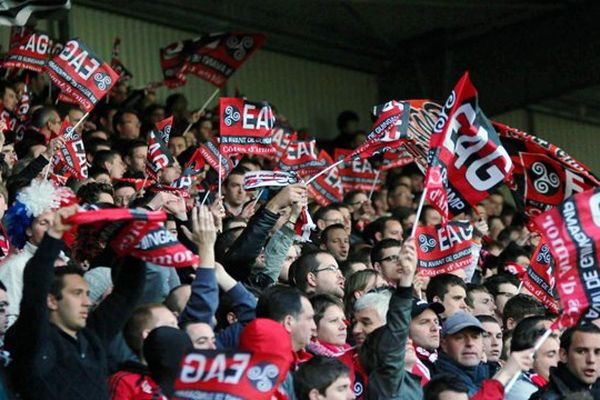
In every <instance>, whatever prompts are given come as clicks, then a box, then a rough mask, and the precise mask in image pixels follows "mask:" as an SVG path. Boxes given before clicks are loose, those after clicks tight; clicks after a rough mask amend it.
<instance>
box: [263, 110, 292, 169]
mask: <svg viewBox="0 0 600 400" xmlns="http://www.w3.org/2000/svg"><path fill="white" fill-rule="evenodd" d="M271 136H272V137H273V147H274V148H275V153H274V154H269V155H268V157H269V158H272V159H275V160H276V161H279V160H280V159H281V157H283V155H284V154H285V152H286V150H287V148H288V146H289V145H290V144H291V143H293V142H294V141H296V140H298V133H297V132H295V131H294V130H293V129H292V128H290V127H289V126H287V125H284V124H281V122H279V121H277V120H275V126H274V127H273V133H272V134H271Z"/></svg>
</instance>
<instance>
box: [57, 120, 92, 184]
mask: <svg viewBox="0 0 600 400" xmlns="http://www.w3.org/2000/svg"><path fill="white" fill-rule="evenodd" d="M58 136H63V137H64V138H65V143H64V145H63V146H62V147H61V148H60V150H59V151H58V152H56V153H55V154H54V156H53V157H52V166H53V172H54V174H55V175H57V176H61V177H63V178H70V177H73V178H75V179H77V180H81V179H87V177H88V162H87V158H86V156H85V147H84V146H83V140H82V138H81V136H80V135H79V134H78V133H77V132H75V131H74V130H73V128H72V126H71V123H70V122H69V121H68V120H67V119H66V118H65V119H64V120H63V122H62V125H61V127H60V131H59V132H58Z"/></svg>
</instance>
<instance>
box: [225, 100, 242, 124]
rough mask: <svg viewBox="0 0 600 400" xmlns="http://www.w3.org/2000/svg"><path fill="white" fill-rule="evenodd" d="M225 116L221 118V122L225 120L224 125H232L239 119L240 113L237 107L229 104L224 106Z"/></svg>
mask: <svg viewBox="0 0 600 400" xmlns="http://www.w3.org/2000/svg"><path fill="white" fill-rule="evenodd" d="M224 114H225V118H224V119H223V122H225V125H227V126H232V125H235V124H236V123H237V122H239V120H240V119H241V117H242V116H241V114H240V110H238V109H237V107H235V106H232V105H229V106H227V107H226V108H225V112H224Z"/></svg>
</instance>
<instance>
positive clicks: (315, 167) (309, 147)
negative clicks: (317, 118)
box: [277, 140, 329, 176]
mask: <svg viewBox="0 0 600 400" xmlns="http://www.w3.org/2000/svg"><path fill="white" fill-rule="evenodd" d="M324 153H325V151H324V150H320V151H318V149H317V142H316V141H314V140H309V141H294V142H291V143H290V144H289V145H288V146H287V149H286V151H285V152H284V153H283V154H282V156H281V158H280V159H279V162H278V163H277V169H278V170H280V171H283V172H296V173H297V174H298V175H300V176H306V175H311V174H314V173H317V172H319V171H321V170H322V169H324V168H325V167H326V166H327V165H329V164H328V160H327V158H326V157H325V155H324ZM325 154H326V153H325Z"/></svg>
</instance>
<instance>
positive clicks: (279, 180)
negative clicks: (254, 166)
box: [244, 171, 300, 190]
mask: <svg viewBox="0 0 600 400" xmlns="http://www.w3.org/2000/svg"><path fill="white" fill-rule="evenodd" d="M299 181H300V179H299V178H298V175H297V174H296V173H295V172H283V171H251V172H246V173H245V174H244V190H254V189H257V188H263V187H283V186H288V185H293V184H294V183H298V182H299Z"/></svg>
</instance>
